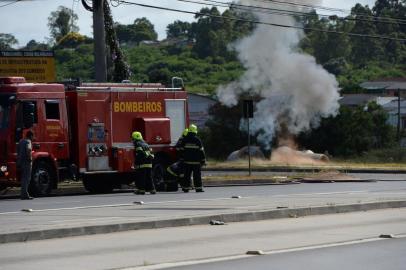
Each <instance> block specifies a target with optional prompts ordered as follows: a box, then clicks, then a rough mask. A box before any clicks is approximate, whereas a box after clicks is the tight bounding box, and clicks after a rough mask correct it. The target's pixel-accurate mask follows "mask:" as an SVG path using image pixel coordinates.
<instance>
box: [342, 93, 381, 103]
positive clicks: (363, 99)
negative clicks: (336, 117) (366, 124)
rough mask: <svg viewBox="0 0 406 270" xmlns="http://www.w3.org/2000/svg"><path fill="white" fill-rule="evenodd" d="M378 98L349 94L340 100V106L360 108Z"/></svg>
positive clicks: (368, 95) (369, 95)
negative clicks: (359, 106)
mask: <svg viewBox="0 0 406 270" xmlns="http://www.w3.org/2000/svg"><path fill="white" fill-rule="evenodd" d="M376 99H377V96H375V95H371V94H347V95H344V96H343V97H341V99H340V100H339V103H340V105H344V106H358V105H364V104H367V103H368V102H370V101H376Z"/></svg>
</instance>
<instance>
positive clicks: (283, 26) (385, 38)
mask: <svg viewBox="0 0 406 270" xmlns="http://www.w3.org/2000/svg"><path fill="white" fill-rule="evenodd" d="M120 2H121V3H123V4H127V5H135V6H140V7H146V8H153V9H160V10H166V11H173V12H179V13H185V14H192V15H195V16H196V15H197V16H206V17H211V18H217V19H226V20H232V21H241V22H248V23H253V24H261V25H268V26H275V27H281V28H292V29H300V30H306V31H315V32H323V33H329V34H339V35H348V36H354V37H365V38H376V39H384V40H393V41H399V42H405V41H406V39H401V38H393V37H388V36H379V35H368V34H360V33H351V32H349V33H347V32H342V31H334V30H324V29H316V28H311V27H303V26H296V25H284V24H277V23H270V22H261V21H255V20H248V19H244V18H238V17H224V16H219V15H213V14H207V13H202V12H193V11H186V10H180V9H174V8H166V7H161V6H152V5H146V4H140V3H135V2H129V1H125V0H123V1H120Z"/></svg>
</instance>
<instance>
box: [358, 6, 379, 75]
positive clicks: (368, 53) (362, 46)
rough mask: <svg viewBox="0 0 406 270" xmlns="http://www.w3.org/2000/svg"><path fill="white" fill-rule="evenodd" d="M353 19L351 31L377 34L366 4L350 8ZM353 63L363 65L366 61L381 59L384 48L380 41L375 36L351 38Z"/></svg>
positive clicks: (362, 33) (370, 12)
mask: <svg viewBox="0 0 406 270" xmlns="http://www.w3.org/2000/svg"><path fill="white" fill-rule="evenodd" d="M351 12H352V14H353V16H354V18H355V19H359V20H357V21H356V22H355V25H354V27H353V29H352V30H351V32H353V33H356V34H361V35H377V29H376V26H375V24H374V21H373V19H372V18H371V17H372V15H373V14H372V11H371V9H370V8H369V7H368V6H362V5H361V4H356V5H355V7H353V8H352V10H351ZM351 43H352V53H351V58H352V62H353V63H357V64H358V65H359V66H361V67H362V66H365V65H366V64H367V62H369V61H374V60H381V59H383V58H384V57H383V55H384V49H383V46H382V41H381V40H379V39H376V38H369V37H357V36H354V37H352V38H351Z"/></svg>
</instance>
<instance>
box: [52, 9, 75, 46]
mask: <svg viewBox="0 0 406 270" xmlns="http://www.w3.org/2000/svg"><path fill="white" fill-rule="evenodd" d="M77 20H78V15H77V14H75V13H74V12H73V11H72V10H71V9H69V8H67V7H64V6H59V7H58V9H57V10H56V11H52V12H51V15H50V16H49V17H48V27H49V30H50V32H51V37H52V38H53V39H54V41H55V42H59V40H60V39H61V38H62V37H64V36H66V35H67V34H68V33H70V32H78V31H79V27H78V26H77V24H76V22H77Z"/></svg>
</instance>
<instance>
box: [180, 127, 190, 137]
mask: <svg viewBox="0 0 406 270" xmlns="http://www.w3.org/2000/svg"><path fill="white" fill-rule="evenodd" d="M188 133H189V129H188V128H185V130H184V131H183V132H182V136H183V137H185V136H186V135H187V134H188Z"/></svg>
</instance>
